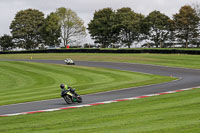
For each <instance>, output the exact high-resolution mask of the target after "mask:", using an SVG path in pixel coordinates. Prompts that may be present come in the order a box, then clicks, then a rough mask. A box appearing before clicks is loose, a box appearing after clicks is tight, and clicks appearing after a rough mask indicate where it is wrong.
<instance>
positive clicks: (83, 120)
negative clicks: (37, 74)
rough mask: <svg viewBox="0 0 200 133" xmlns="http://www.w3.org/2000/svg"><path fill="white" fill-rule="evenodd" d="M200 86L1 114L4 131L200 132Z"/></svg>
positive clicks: (24, 132) (1, 130)
mask: <svg viewBox="0 0 200 133" xmlns="http://www.w3.org/2000/svg"><path fill="white" fill-rule="evenodd" d="M199 110H200V89H194V90H190V91H184V92H178V93H174V94H167V95H161V96H154V97H148V98H143V99H138V100H131V101H123V102H118V103H111V104H105V105H98V106H91V107H84V108H76V109H70V110H62V111H55V112H47V113H37V114H28V115H20V116H12V117H0V121H1V124H0V132H2V133H27V132H31V133H32V132H33V133H36V132H39V133H55V132H78V133H90V132H92V133H102V132H107V133H116V132H117V133H133V132H134V133H199V131H200V126H199V124H200V120H199V116H200V112H199Z"/></svg>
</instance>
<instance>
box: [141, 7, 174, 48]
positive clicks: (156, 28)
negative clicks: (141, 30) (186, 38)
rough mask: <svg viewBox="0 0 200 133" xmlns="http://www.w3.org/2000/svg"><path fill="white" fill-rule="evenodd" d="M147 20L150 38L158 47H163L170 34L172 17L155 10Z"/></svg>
mask: <svg viewBox="0 0 200 133" xmlns="http://www.w3.org/2000/svg"><path fill="white" fill-rule="evenodd" d="M145 22H146V24H147V25H148V26H147V27H148V32H147V36H148V38H149V39H150V40H151V41H152V42H154V44H155V46H156V47H157V48H158V47H159V46H160V47H163V44H164V42H165V41H166V40H167V39H169V35H170V28H171V23H170V18H169V17H168V16H166V15H165V14H162V13H161V12H159V11H153V12H151V13H149V15H148V16H147V17H146V18H145Z"/></svg>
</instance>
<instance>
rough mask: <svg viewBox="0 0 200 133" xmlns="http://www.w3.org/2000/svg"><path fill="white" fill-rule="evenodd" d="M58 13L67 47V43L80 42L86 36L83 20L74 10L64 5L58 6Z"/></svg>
mask: <svg viewBox="0 0 200 133" xmlns="http://www.w3.org/2000/svg"><path fill="white" fill-rule="evenodd" d="M56 13H57V15H58V17H59V23H60V26H61V31H62V35H61V37H62V39H63V42H64V46H65V47H66V45H67V44H77V45H78V44H80V43H81V42H82V40H83V39H84V38H85V37H86V31H85V30H86V28H85V27H84V23H83V20H82V19H81V18H79V17H78V15H77V14H76V13H75V12H74V11H72V10H71V9H66V8H64V7H61V8H58V9H57V11H56Z"/></svg>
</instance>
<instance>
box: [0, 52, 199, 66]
mask: <svg viewBox="0 0 200 133" xmlns="http://www.w3.org/2000/svg"><path fill="white" fill-rule="evenodd" d="M31 57H32V58H33V59H55V60H64V59H65V58H72V59H73V60H84V61H112V62H128V63H142V64H155V65H163V66H172V67H184V68H196V69H200V55H184V54H97V53H91V54H90V53H59V54H5V55H0V59H30V58H31Z"/></svg>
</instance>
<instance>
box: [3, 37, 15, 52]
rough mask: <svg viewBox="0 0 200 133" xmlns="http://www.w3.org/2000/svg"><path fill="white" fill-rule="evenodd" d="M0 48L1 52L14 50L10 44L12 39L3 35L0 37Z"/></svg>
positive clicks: (12, 44)
mask: <svg viewBox="0 0 200 133" xmlns="http://www.w3.org/2000/svg"><path fill="white" fill-rule="evenodd" d="M0 47H1V49H2V50H3V51H9V50H11V49H12V48H14V43H13V42H12V37H11V36H9V35H6V34H5V35H3V36H1V37H0Z"/></svg>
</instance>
